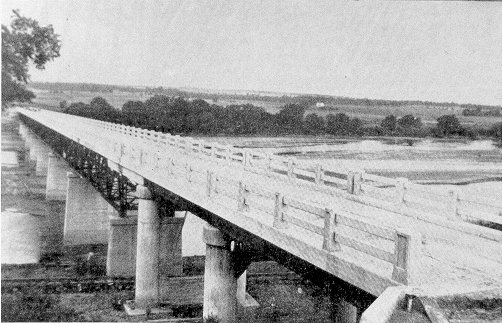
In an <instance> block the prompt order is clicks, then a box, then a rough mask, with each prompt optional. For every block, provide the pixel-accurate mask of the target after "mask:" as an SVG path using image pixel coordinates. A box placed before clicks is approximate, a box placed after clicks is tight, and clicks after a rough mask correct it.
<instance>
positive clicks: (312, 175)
mask: <svg viewBox="0 0 502 323" xmlns="http://www.w3.org/2000/svg"><path fill="white" fill-rule="evenodd" d="M293 173H294V174H295V175H301V176H305V177H308V178H312V179H315V176H316V174H315V173H313V172H312V171H310V170H305V169H302V168H295V169H294V170H293Z"/></svg>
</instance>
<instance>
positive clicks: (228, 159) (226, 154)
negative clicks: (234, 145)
mask: <svg viewBox="0 0 502 323" xmlns="http://www.w3.org/2000/svg"><path fill="white" fill-rule="evenodd" d="M225 160H226V161H227V163H229V164H230V160H231V158H230V147H228V146H226V147H225Z"/></svg>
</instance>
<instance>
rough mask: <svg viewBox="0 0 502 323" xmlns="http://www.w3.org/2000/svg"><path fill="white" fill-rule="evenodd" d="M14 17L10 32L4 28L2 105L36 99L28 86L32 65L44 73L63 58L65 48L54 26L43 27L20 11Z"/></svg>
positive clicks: (14, 11) (15, 12)
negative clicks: (49, 65)
mask: <svg viewBox="0 0 502 323" xmlns="http://www.w3.org/2000/svg"><path fill="white" fill-rule="evenodd" d="M13 13H14V16H13V18H14V19H13V20H12V22H11V24H10V28H9V27H7V26H4V25H2V104H4V103H9V102H12V101H20V102H26V101H30V100H31V99H32V98H34V97H35V95H34V94H33V92H31V91H28V90H27V89H26V87H25V86H24V84H26V83H28V80H29V78H30V75H29V74H28V65H29V63H30V62H31V63H33V64H35V67H36V68H37V69H40V70H43V69H44V68H45V64H46V63H48V62H50V61H52V60H53V59H54V58H56V57H59V50H60V48H61V42H60V41H59V36H58V35H57V34H55V33H54V29H53V28H52V25H48V26H44V27H42V26H40V25H39V23H38V22H37V21H36V20H34V19H31V18H26V17H23V16H21V15H20V14H19V12H18V11H16V10H13Z"/></svg>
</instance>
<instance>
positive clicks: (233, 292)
mask: <svg viewBox="0 0 502 323" xmlns="http://www.w3.org/2000/svg"><path fill="white" fill-rule="evenodd" d="M203 239H204V242H205V243H206V262H205V270H204V304H203V317H204V319H205V320H207V319H209V318H214V319H216V320H217V321H218V322H222V323H226V322H234V321H235V319H236V315H237V277H236V272H235V270H234V266H233V262H232V254H231V250H230V240H229V239H228V237H226V236H225V235H224V234H223V233H222V232H221V231H220V230H218V229H217V228H215V227H213V226H211V225H209V224H206V225H205V226H204V233H203ZM241 289H242V284H241Z"/></svg>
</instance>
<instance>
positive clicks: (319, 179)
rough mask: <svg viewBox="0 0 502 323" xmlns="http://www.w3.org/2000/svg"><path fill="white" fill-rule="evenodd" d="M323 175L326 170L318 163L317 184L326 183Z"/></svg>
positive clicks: (316, 167)
mask: <svg viewBox="0 0 502 323" xmlns="http://www.w3.org/2000/svg"><path fill="white" fill-rule="evenodd" d="M323 175H324V170H323V169H322V165H320V164H317V165H316V166H315V183H316V184H317V185H322V184H324V179H323Z"/></svg>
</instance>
